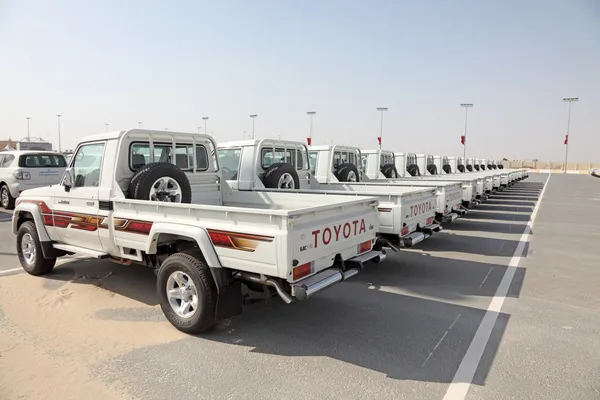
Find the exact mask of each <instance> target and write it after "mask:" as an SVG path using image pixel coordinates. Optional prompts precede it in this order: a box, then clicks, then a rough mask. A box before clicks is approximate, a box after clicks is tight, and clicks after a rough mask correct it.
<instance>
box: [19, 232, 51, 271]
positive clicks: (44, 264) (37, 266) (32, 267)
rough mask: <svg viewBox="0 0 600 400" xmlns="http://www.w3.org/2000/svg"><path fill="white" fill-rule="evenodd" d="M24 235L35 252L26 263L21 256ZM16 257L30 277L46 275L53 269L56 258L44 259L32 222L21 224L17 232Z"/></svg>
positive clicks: (22, 255)
mask: <svg viewBox="0 0 600 400" xmlns="http://www.w3.org/2000/svg"><path fill="white" fill-rule="evenodd" d="M25 235H29V236H30V237H31V239H32V241H33V247H34V250H35V252H34V256H33V260H32V261H31V262H27V260H26V259H25V256H24V254H23V246H22V241H23V237H25ZM17 256H18V257H19V261H20V262H21V266H22V267H23V269H24V270H25V272H27V273H28V274H30V275H36V276H37V275H44V274H47V273H49V272H51V271H52V269H54V265H55V264H56V258H44V253H43V252H42V244H41V242H40V237H39V236H38V233H37V229H36V228H35V223H34V222H33V221H26V222H23V223H22V224H21V226H20V227H19V230H18V231H17Z"/></svg>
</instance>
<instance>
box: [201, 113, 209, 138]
mask: <svg viewBox="0 0 600 400" xmlns="http://www.w3.org/2000/svg"><path fill="white" fill-rule="evenodd" d="M202 119H203V120H204V134H205V135H206V121H208V117H202Z"/></svg>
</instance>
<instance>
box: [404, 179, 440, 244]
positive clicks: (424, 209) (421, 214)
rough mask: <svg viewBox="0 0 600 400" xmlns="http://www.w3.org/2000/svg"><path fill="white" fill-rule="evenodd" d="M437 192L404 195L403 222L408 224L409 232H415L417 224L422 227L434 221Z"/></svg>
mask: <svg viewBox="0 0 600 400" xmlns="http://www.w3.org/2000/svg"><path fill="white" fill-rule="evenodd" d="M432 186H433V185H432ZM435 193H436V190H431V191H428V192H425V193H419V194H414V195H411V196H407V197H408V198H406V199H405V198H404V197H402V217H403V222H402V223H403V224H406V226H407V227H408V228H409V229H408V230H409V232H413V231H414V230H415V229H416V228H417V225H419V227H421V228H422V227H424V226H427V225H430V224H431V223H432V222H433V218H434V217H435V208H436V204H437V198H436V194H435ZM403 236H404V235H403Z"/></svg>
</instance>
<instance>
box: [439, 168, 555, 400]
mask: <svg viewBox="0 0 600 400" xmlns="http://www.w3.org/2000/svg"><path fill="white" fill-rule="evenodd" d="M550 176H551V175H548V179H546V182H545V183H544V189H542V193H541V194H540V197H539V199H538V201H537V203H536V205H535V208H534V209H533V213H531V218H529V222H528V223H527V226H526V227H525V231H524V232H523V235H522V236H521V240H520V241H519V245H518V246H517V248H516V250H515V253H514V255H513V257H512V259H511V260H510V263H509V264H508V268H507V269H506V272H505V273H504V276H503V277H502V281H501V282H500V285H498V289H496V294H495V295H494V298H493V299H492V301H491V302H490V305H489V306H488V308H487V311H486V312H485V315H484V316H483V319H482V320H481V324H480V325H479V328H477V332H475V336H474V337H473V340H472V341H471V344H470V345H469V348H468V349H467V352H466V353H465V356H464V357H463V359H462V361H461V362H460V365H459V366H458V369H457V370H456V374H454V378H453V379H452V383H450V385H449V386H448V390H447V391H446V395H445V396H444V400H464V399H465V398H466V397H467V393H468V392H469V388H470V387H471V383H472V382H473V377H474V376H475V372H476V371H477V367H478V365H479V361H481V356H483V352H484V351H485V348H486V346H487V343H488V341H489V340H490V335H491V334H492V330H493V329H494V325H496V320H497V319H498V315H499V313H500V310H502V305H503V304H504V300H506V295H507V293H508V290H509V289H510V284H511V283H512V280H513V278H514V276H515V272H516V271H517V266H518V265H519V262H520V261H521V256H522V255H523V252H524V250H525V245H526V244H527V241H528V240H529V234H530V233H531V228H532V227H533V222H534V221H535V217H536V216H537V212H538V210H539V208H540V204H542V199H543V198H544V193H545V192H546V188H547V187H548V181H549V180H550Z"/></svg>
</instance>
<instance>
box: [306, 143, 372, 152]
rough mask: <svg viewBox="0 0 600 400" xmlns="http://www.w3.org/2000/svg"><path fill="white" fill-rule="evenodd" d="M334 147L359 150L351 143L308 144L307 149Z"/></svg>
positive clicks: (319, 149) (318, 149) (328, 148)
mask: <svg viewBox="0 0 600 400" xmlns="http://www.w3.org/2000/svg"><path fill="white" fill-rule="evenodd" d="M334 147H338V148H340V149H353V150H360V148H359V147H356V146H351V145H345V144H320V145H318V146H308V150H317V151H321V150H331V149H332V148H334ZM361 152H362V151H361Z"/></svg>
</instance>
